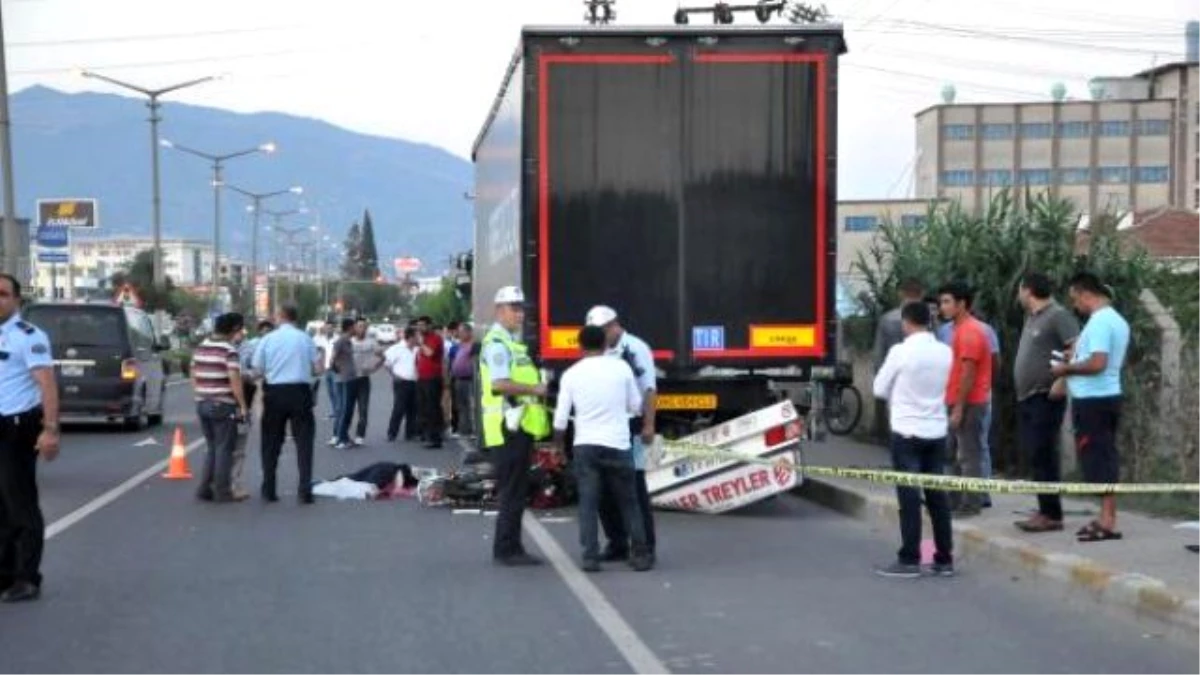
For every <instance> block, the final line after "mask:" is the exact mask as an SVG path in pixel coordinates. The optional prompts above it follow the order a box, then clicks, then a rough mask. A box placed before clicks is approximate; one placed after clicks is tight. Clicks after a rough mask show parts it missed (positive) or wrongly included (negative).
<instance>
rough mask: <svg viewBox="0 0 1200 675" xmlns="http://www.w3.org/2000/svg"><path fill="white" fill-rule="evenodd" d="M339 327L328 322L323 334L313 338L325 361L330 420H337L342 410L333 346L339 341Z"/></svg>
mask: <svg viewBox="0 0 1200 675" xmlns="http://www.w3.org/2000/svg"><path fill="white" fill-rule="evenodd" d="M338 337H339V336H338V334H337V326H335V325H334V323H333V322H332V321H326V322H325V325H323V326H321V332H320V333H318V334H317V336H316V337H314V338H313V344H315V345H317V349H319V350H321V356H322V358H324V359H325V374H324V375H323V376H322V377H323V379H324V380H325V391H326V392H327V393H328V394H329V419H331V420H333V419H337V417H338V413H339V411H340V410H341V401H340V399H339V396H338V394H339V392H340V390H339V389H338V386H337V374H336V373H334V372H333V369H332V366H333V345H334V343H335V342H337V341H338Z"/></svg>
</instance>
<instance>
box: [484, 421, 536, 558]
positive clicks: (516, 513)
mask: <svg viewBox="0 0 1200 675" xmlns="http://www.w3.org/2000/svg"><path fill="white" fill-rule="evenodd" d="M489 452H491V453H492V454H493V455H494V459H493V461H494V462H495V466H496V497H497V498H498V500H499V502H500V504H499V507H500V511H499V513H497V514H496V535H495V537H493V541H492V556H493V557H495V558H508V557H512V556H514V555H520V554H521V553H524V552H525V547H524V546H523V545H522V544H521V517H522V516H523V515H524V514H525V502H526V501H528V499H529V467H530V464H532V462H533V437H532V436H530V435H529V434H527V433H525V432H523V431H517V432H509V431H507V430H506V431H505V432H504V445H501V446H498V447H494V448H491V449H490V450H489Z"/></svg>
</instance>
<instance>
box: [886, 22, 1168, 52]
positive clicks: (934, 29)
mask: <svg viewBox="0 0 1200 675" xmlns="http://www.w3.org/2000/svg"><path fill="white" fill-rule="evenodd" d="M895 24H896V25H898V26H902V27H908V28H911V29H912V30H908V31H905V30H894V29H893V30H879V29H863V30H864V32H880V33H894V34H901V35H904V34H907V35H928V34H929V33H939V34H943V35H945V36H946V37H951V38H985V39H992V40H999V41H1006V42H1027V43H1033V44H1044V45H1049V46H1052V47H1066V48H1073V49H1079V50H1084V51H1101V52H1124V53H1129V54H1145V55H1155V56H1157V55H1163V54H1173V53H1176V52H1177V50H1175V49H1155V50H1150V49H1139V48H1134V47H1121V46H1117V45H1101V44H1095V43H1085V42H1074V41H1070V40H1056V39H1050V38H1045V37H1038V36H1032V35H1019V34H1014V33H1000V32H996V31H993V30H984V29H980V28H971V27H966V26H949V25H946V26H942V25H938V24H932V23H927V22H924V21H912V20H897V21H895Z"/></svg>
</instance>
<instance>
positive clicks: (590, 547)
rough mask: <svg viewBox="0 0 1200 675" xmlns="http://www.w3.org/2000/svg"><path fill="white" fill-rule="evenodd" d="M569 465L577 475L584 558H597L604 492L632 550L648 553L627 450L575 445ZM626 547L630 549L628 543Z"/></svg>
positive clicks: (630, 458)
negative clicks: (600, 510) (613, 508)
mask: <svg viewBox="0 0 1200 675" xmlns="http://www.w3.org/2000/svg"><path fill="white" fill-rule="evenodd" d="M572 464H573V465H574V467H575V475H576V476H578V478H579V543H580V545H581V546H582V547H583V559H584V560H594V561H596V562H599V561H600V546H599V543H598V539H599V537H597V536H596V516H597V515H599V507H600V500H601V494H605V493H607V495H608V498H609V499H610V501H611V503H612V505H613V507H615V509H616V512H617V515H618V517H619V518H620V519H621V524H622V526H623V530H624V531H625V532H628V533H629V539H630V540H631V541H632V544H633V546H632V549H633V553H634V554H635V555H644V554H646V553H648V552H649V545H648V544H647V543H646V531H645V527H644V523H645V521H644V520H643V519H642V517H641V514H639V513H638V511H639V508H638V504H637V489H636V488H635V487H634V486H635V484H636V483H637V479H636V478H635V476H634V469H633V457H631V456H630V451H629V450H619V449H617V448H606V447H603V446H599V445H576V446H575V458H574V461H573V462H572ZM625 547H626V549H629V548H630V544H629V542H626V543H625Z"/></svg>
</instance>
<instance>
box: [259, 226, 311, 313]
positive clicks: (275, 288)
mask: <svg viewBox="0 0 1200 675" xmlns="http://www.w3.org/2000/svg"><path fill="white" fill-rule="evenodd" d="M263 213H265V214H267V215H268V216H271V217H272V218H273V219H274V221H275V224H274V225H273V226H271V228H270V230H271V238H270V239H268V240H267V244H268V245H269V247H268V249H267V271H268V275H269V273H270V270H271V263H272V262H275V239H276V237H277V233H278V232H279V231H280V230H282V229H283V227H282V226H281V225H280V223H281V222H283V219H284V218H286V217H288V216H295V215H299V214H303V213H308V209H306V208H304V207H300V208H298V209H291V210H289V211H269V210H264V211H263ZM276 267H278V266H276ZM271 282H272V279H271V278H268V279H267V286H268V288H270V289H271V290H270V293H269V294H268V301H269V302H270V307H271V314H272V315H274V314H275V310H276V309H277V304H278V297H279V270H278V269H276V270H275V275H274V284H272V283H271Z"/></svg>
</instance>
